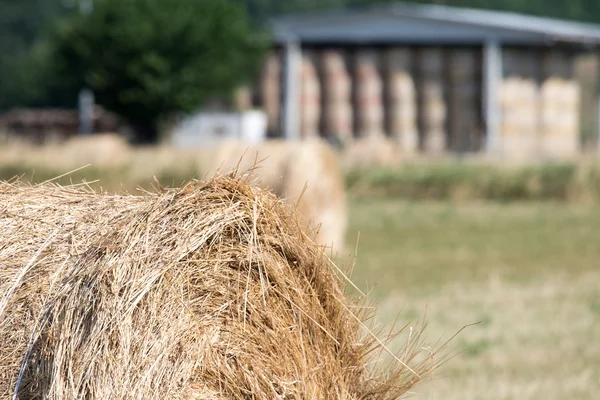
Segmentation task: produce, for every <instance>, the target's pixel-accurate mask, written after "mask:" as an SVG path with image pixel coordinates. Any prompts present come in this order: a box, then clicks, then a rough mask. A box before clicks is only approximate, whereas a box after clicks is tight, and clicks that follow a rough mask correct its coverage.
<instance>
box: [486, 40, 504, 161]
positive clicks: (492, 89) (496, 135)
mask: <svg viewBox="0 0 600 400" xmlns="http://www.w3.org/2000/svg"><path fill="white" fill-rule="evenodd" d="M501 81H502V49H501V46H500V44H499V43H498V41H496V40H488V41H487V42H486V43H485V45H484V50H483V103H484V104H483V110H484V118H485V125H486V150H487V152H488V153H490V154H497V153H498V152H499V151H500V150H501V142H500V124H501V120H500V118H501V117H500V106H499V98H500V90H501Z"/></svg>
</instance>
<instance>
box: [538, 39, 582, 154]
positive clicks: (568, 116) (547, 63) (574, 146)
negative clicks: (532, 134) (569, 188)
mask: <svg viewBox="0 0 600 400" xmlns="http://www.w3.org/2000/svg"><path fill="white" fill-rule="evenodd" d="M573 68H574V65H573V60H572V58H571V56H570V55H569V54H565V53H562V52H558V51H550V52H548V53H547V54H546V55H545V57H544V60H543V75H544V81H543V83H542V87H541V90H540V97H541V99H540V102H541V135H540V140H541V143H540V146H541V152H542V154H543V155H544V156H549V157H556V158H565V157H573V156H575V155H576V154H577V153H578V151H579V121H580V114H579V110H580V88H579V84H578V82H577V80H576V79H575V77H574V71H573Z"/></svg>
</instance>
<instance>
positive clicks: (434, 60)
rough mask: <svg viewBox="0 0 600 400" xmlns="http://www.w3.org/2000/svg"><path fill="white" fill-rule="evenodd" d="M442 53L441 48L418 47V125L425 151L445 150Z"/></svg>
mask: <svg viewBox="0 0 600 400" xmlns="http://www.w3.org/2000/svg"><path fill="white" fill-rule="evenodd" d="M443 71H444V53H443V50H442V49H440V48H423V49H421V50H420V51H419V73H420V79H419V90H420V92H421V93H420V104H419V107H420V112H419V115H420V126H421V129H422V130H423V147H424V149H425V151H426V152H428V153H430V154H434V155H439V154H440V153H443V152H444V151H445V150H446V115H447V110H446V102H445V99H444V95H445V94H444V76H443Z"/></svg>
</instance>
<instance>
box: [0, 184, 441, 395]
mask: <svg viewBox="0 0 600 400" xmlns="http://www.w3.org/2000/svg"><path fill="white" fill-rule="evenodd" d="M0 186H1V190H0V199H1V201H2V204H3V207H4V210H3V213H2V214H1V215H0V228H1V229H0V232H1V233H0V243H1V245H0V263H1V265H2V266H3V268H2V270H0V341H1V343H2V348H1V349H2V351H1V352H0V396H1V397H2V398H8V397H10V396H11V394H12V392H13V388H15V385H16V382H17V380H18V376H19V371H21V373H22V375H21V378H22V379H21V380H20V382H19V385H18V392H17V393H16V398H19V399H33V398H45V399H62V400H68V399H82V398H87V399H167V398H169V399H192V398H193V399H241V398H254V399H274V398H279V399H309V398H310V399H316V398H330V399H391V398H396V397H398V396H399V395H401V394H402V393H405V392H406V391H407V390H408V389H409V388H410V387H411V386H413V385H414V384H415V383H416V382H417V381H418V380H419V377H420V376H422V375H423V374H424V373H426V372H427V370H428V369H429V368H430V367H431V360H429V359H425V360H424V361H423V362H422V363H418V364H417V365H415V366H414V369H413V371H414V372H411V371H410V370H409V369H407V368H405V367H403V366H402V365H401V364H400V365H399V366H398V367H397V368H396V369H395V372H393V373H392V374H391V375H390V376H389V377H388V378H373V377H372V376H371V375H370V373H369V372H368V371H367V365H368V363H370V362H372V361H373V360H374V358H373V357H374V354H376V352H374V350H376V348H377V347H379V346H378V345H377V344H376V343H381V342H377V341H375V342H374V341H373V340H372V339H370V338H372V337H373V336H372V335H367V336H366V337H367V339H366V340H365V339H361V331H362V329H361V327H362V326H364V325H362V322H360V321H361V320H363V321H364V318H365V317H366V316H365V315H357V314H354V312H353V311H351V310H357V309H358V310H365V309H366V308H365V307H356V308H355V307H353V306H352V305H351V304H350V303H347V302H346V300H345V298H344V295H343V292H342V282H341V278H340V277H339V276H338V275H337V274H336V272H335V271H334V269H333V267H332V266H333V264H331V262H330V261H329V260H328V259H327V257H326V256H325V254H324V253H323V252H322V251H321V249H320V248H319V247H318V246H316V245H314V244H313V243H312V242H311V241H310V240H308V238H307V236H306V235H305V234H304V233H303V232H302V231H300V230H299V229H298V224H297V223H296V222H295V220H294V216H293V215H291V211H292V210H291V208H289V207H287V206H285V205H284V204H283V203H282V202H281V201H280V200H278V199H277V198H276V197H275V196H273V195H272V194H269V193H265V192H263V191H260V190H258V189H256V188H255V187H252V186H249V185H247V184H245V183H244V182H241V181H240V180H237V179H233V178H227V177H222V178H218V179H215V180H212V181H210V182H196V183H192V184H190V185H188V186H186V187H184V188H183V189H181V190H177V191H176V190H172V191H171V190H169V191H165V192H163V193H161V194H156V195H148V196H145V197H134V196H109V195H98V194H92V193H86V192H81V191H76V190H74V189H69V190H67V189H60V188H53V187H49V186H37V187H26V186H22V185H13V184H7V183H2V184H0ZM416 336H418V335H416ZM411 338H412V339H411V341H410V342H409V343H408V347H407V348H406V349H405V350H403V352H402V353H401V354H402V355H403V357H404V361H405V362H406V363H408V362H410V361H411V360H413V358H414V357H415V353H416V352H417V351H418V349H420V346H421V344H420V341H419V340H415V335H414V334H413V335H411ZM21 367H22V368H21ZM417 374H418V375H417Z"/></svg>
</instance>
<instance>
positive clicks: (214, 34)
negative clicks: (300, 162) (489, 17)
mask: <svg viewBox="0 0 600 400" xmlns="http://www.w3.org/2000/svg"><path fill="white" fill-rule="evenodd" d="M80 1H84V0H19V1H15V0H0V54H1V55H2V56H1V57H0V111H2V110H8V109H11V108H14V107H48V106H50V107H74V106H75V105H76V101H77V93H78V91H79V89H80V88H82V87H89V88H91V89H92V90H93V91H94V93H95V94H96V99H97V101H98V103H100V104H102V105H103V106H104V107H106V108H107V109H109V110H112V111H114V112H116V113H118V114H120V115H121V116H123V117H125V118H126V119H127V120H129V122H130V123H131V124H132V126H134V127H135V128H136V131H137V132H138V133H139V135H140V136H141V137H142V138H144V139H146V140H153V139H155V138H156V133H157V130H158V125H159V123H160V121H161V119H163V118H165V117H166V116H169V115H170V114H172V113H174V112H179V111H183V112H186V111H192V110H194V109H195V108H197V107H199V106H200V105H202V104H205V103H206V102H207V101H210V100H212V99H220V100H223V101H227V100H228V99H229V98H230V96H231V94H232V92H233V89H234V88H235V87H237V86H238V85H240V84H243V83H245V82H247V81H249V80H250V79H251V78H252V77H253V75H254V74H255V73H256V72H257V71H258V68H259V67H260V64H261V61H262V57H263V55H264V53H265V51H266V49H267V46H268V32H267V31H266V30H265V28H264V26H265V22H266V21H267V20H268V19H269V18H270V17H272V16H274V15H280V14H287V13H303V12H314V11H320V10H324V9H332V8H341V7H347V8H352V7H354V8H358V7H367V6H370V5H376V4H383V3H391V2H392V1H389V0H388V1H386V0H286V1H281V0H177V1H173V0H93V3H92V4H93V11H92V12H91V13H86V12H82V11H83V10H82V8H81V7H80V6H81V4H80V3H79V2H80ZM88 1H90V0H88ZM414 2H419V3H437V4H446V5H453V6H466V7H477V8H487V9H496V10H509V11H516V12H522V13H528V14H534V15H542V16H550V17H560V18H567V19H574V20H581V21H588V22H598V23H600V2H598V1H597V0H430V1H426V0H421V1H419V0H414Z"/></svg>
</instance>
